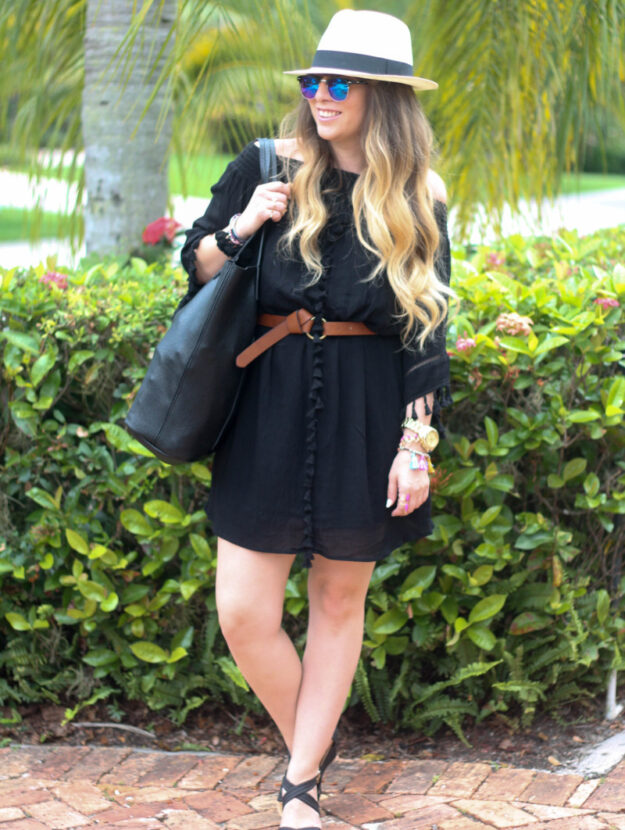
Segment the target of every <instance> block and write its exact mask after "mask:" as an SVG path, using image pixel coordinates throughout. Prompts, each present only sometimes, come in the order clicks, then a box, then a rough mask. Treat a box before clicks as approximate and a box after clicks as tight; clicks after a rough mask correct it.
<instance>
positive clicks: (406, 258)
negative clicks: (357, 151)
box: [281, 81, 453, 347]
mask: <svg viewBox="0 0 625 830" xmlns="http://www.w3.org/2000/svg"><path fill="white" fill-rule="evenodd" d="M368 91H369V97H368V105H367V113H366V116H365V121H364V124H363V129H362V138H361V140H362V148H363V152H364V155H365V159H366V166H365V169H364V170H363V172H362V173H361V174H360V176H359V177H358V179H357V180H356V183H355V185H354V189H353V193H352V206H353V210H354V222H355V227H356V233H357V235H358V239H359V240H360V243H361V244H362V245H363V246H364V248H365V249H366V250H367V251H369V252H370V253H371V254H372V257H373V259H374V260H375V263H374V265H373V268H372V271H371V274H370V277H369V278H370V279H372V280H373V279H375V278H376V276H378V275H379V274H381V273H383V272H385V273H386V276H387V278H388V281H389V283H390V285H391V288H392V289H393V292H394V294H395V297H396V300H397V307H398V311H397V314H398V318H399V319H400V321H401V322H402V324H403V327H402V339H403V341H404V343H409V342H411V341H414V340H415V338H416V340H417V342H418V344H419V346H420V347H423V345H424V344H425V341H426V339H427V338H428V336H430V335H431V334H433V332H434V331H435V329H436V328H437V327H438V326H439V325H440V324H441V323H442V322H443V321H444V319H445V316H446V313H447V297H448V296H450V295H452V294H453V292H452V291H451V290H450V289H449V288H448V287H447V286H446V285H445V283H443V282H442V281H441V280H440V279H439V278H438V276H437V274H436V271H435V269H434V256H435V254H436V251H437V248H438V244H439V231H438V225H437V223H436V218H435V216H434V205H433V198H432V195H431V193H430V191H429V188H428V185H427V174H428V170H429V165H430V154H431V151H432V143H433V136H432V130H431V127H430V125H429V122H428V120H427V118H426V117H425V115H424V114H423V111H422V109H421V105H420V103H419V101H418V100H417V98H416V96H415V93H414V91H413V90H412V89H411V88H410V87H408V86H405V85H403V84H398V83H390V82H384V81H381V82H369V85H368ZM281 135H282V137H283V138H295V139H296V140H297V144H298V149H299V152H300V154H301V157H302V163H301V164H297V165H295V164H287V171H288V178H289V181H290V182H291V197H292V198H291V199H290V201H289V218H290V223H289V228H288V230H287V231H286V232H285V233H284V235H283V237H282V239H281V248H283V249H284V250H285V251H286V252H287V253H288V254H289V255H292V254H293V251H294V249H295V248H296V247H297V248H298V249H299V253H300V255H301V257H302V259H303V261H304V264H305V265H306V267H307V268H308V270H309V271H310V272H311V273H312V275H313V278H312V281H311V282H312V283H314V282H316V281H317V280H319V279H320V278H321V275H322V271H323V266H322V261H321V260H322V251H321V248H320V243H319V239H320V234H321V231H322V230H323V228H324V226H325V224H326V222H327V220H328V211H327V208H326V206H325V204H324V200H323V195H324V178H325V174H326V173H327V172H328V171H329V170H330V169H331V168H332V167H333V166H334V160H333V157H332V149H331V146H330V143H329V142H328V141H325V140H324V139H322V138H320V137H319V135H318V133H317V127H316V124H315V120H314V118H313V116H312V113H311V111H310V107H309V105H308V103H307V102H306V101H304V100H302V102H301V103H300V105H299V107H298V108H297V109H296V110H295V111H294V112H293V113H291V114H290V116H287V118H286V119H285V120H284V122H283V124H282V129H281ZM326 181H327V179H326Z"/></svg>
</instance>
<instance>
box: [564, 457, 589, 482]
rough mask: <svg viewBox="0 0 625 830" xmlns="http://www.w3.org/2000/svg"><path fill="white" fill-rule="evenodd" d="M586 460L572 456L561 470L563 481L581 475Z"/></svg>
mask: <svg viewBox="0 0 625 830" xmlns="http://www.w3.org/2000/svg"><path fill="white" fill-rule="evenodd" d="M586 464H587V461H586V459H585V458H573V459H571V461H569V462H568V463H567V464H565V466H564V470H563V471H562V478H563V479H564V481H565V482H566V481H570V480H571V479H572V478H576V477H577V476H579V475H581V474H582V473H583V472H584V470H585V469H586Z"/></svg>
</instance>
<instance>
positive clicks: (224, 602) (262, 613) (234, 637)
mask: <svg viewBox="0 0 625 830" xmlns="http://www.w3.org/2000/svg"><path fill="white" fill-rule="evenodd" d="M217 615H218V617H219V625H220V627H221V631H222V633H223V635H224V637H225V638H226V640H227V641H228V642H234V641H237V642H238V641H243V642H250V641H252V640H253V641H256V640H258V639H264V638H266V637H269V636H271V635H272V634H275V632H276V631H278V630H279V629H280V626H281V623H282V614H281V609H280V612H278V611H277V609H275V608H272V606H271V604H270V603H268V602H267V601H264V602H263V601H260V600H259V601H255V600H254V599H253V598H251V597H250V596H249V594H247V593H246V592H245V591H241V590H240V589H237V587H236V586H233V587H232V588H225V589H224V588H223V586H222V589H221V590H220V591H217Z"/></svg>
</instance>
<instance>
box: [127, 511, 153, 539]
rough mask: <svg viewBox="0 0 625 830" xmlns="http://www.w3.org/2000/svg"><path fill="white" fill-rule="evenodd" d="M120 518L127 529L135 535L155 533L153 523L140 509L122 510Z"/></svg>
mask: <svg viewBox="0 0 625 830" xmlns="http://www.w3.org/2000/svg"><path fill="white" fill-rule="evenodd" d="M119 519H120V521H121V523H122V525H123V526H124V527H125V528H126V530H129V531H130V533H134V535H135V536H151V535H152V533H153V528H152V525H151V524H150V523H149V522H148V520H147V519H146V518H145V516H144V515H143V514H142V513H139V511H138V510H133V509H132V508H130V509H128V510H122V512H121V514H120V517H119Z"/></svg>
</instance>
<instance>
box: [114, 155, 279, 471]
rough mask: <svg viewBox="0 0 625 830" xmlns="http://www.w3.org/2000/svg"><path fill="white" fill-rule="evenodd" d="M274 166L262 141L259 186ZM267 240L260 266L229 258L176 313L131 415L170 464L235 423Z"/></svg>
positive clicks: (130, 426) (135, 429)
mask: <svg viewBox="0 0 625 830" xmlns="http://www.w3.org/2000/svg"><path fill="white" fill-rule="evenodd" d="M276 168H277V164H276V152H275V145H274V142H273V139H261V140H260V169H261V178H262V181H263V182H266V181H269V180H270V179H271V178H274V177H275V175H276ZM263 242H264V228H263V229H262V230H261V239H260V243H259V250H258V259H257V262H256V268H255V269H254V268H240V267H239V266H238V265H236V264H235V263H234V262H232V261H230V260H229V261H228V262H226V263H225V265H224V266H223V268H221V269H220V271H219V272H218V273H217V274H216V275H215V276H214V277H213V278H212V279H211V280H210V281H209V282H208V283H206V285H204V286H203V287H202V288H201V289H200V290H199V291H198V293H197V294H196V295H195V297H193V299H192V300H191V301H190V302H188V303H187V304H186V305H184V306H183V307H182V308H181V309H180V310H179V311H178V312H177V313H176V314H175V315H174V319H173V321H172V324H171V327H170V328H169V330H168V331H167V333H166V334H165V336H164V337H163V339H162V340H161V342H160V343H159V345H158V346H157V347H156V350H155V352H154V357H153V358H152V360H151V362H150V365H149V366H148V369H147V372H146V374H145V377H144V379H143V382H142V384H141V386H140V387H139V391H138V392H137V395H136V397H135V400H134V402H133V404H132V406H131V408H130V411H129V412H128V415H127V416H126V420H125V426H126V429H127V430H128V432H129V433H130V434H131V435H132V436H133V438H136V439H137V440H138V441H140V442H141V443H142V444H143V445H144V446H146V447H147V448H148V449H149V450H151V451H152V452H153V453H154V455H156V456H157V457H158V458H160V459H161V460H162V461H166V462H167V463H168V464H183V463H186V462H189V461H197V460H198V459H200V458H205V457H206V456H207V455H209V454H210V453H211V452H212V451H213V450H214V449H215V448H216V446H217V444H218V443H219V440H220V438H221V436H222V435H223V434H224V432H225V430H226V428H227V426H228V424H229V422H230V420H231V418H232V415H233V413H234V410H235V407H236V403H237V399H238V397H239V394H240V391H241V385H242V382H243V377H244V372H245V370H244V369H239V368H238V367H237V366H236V365H235V358H236V356H237V354H239V352H241V351H242V350H243V349H244V348H246V346H249V344H250V343H251V342H252V340H253V338H254V329H255V326H256V316H257V298H258V276H259V272H260V263H261V258H262V252H263Z"/></svg>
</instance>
